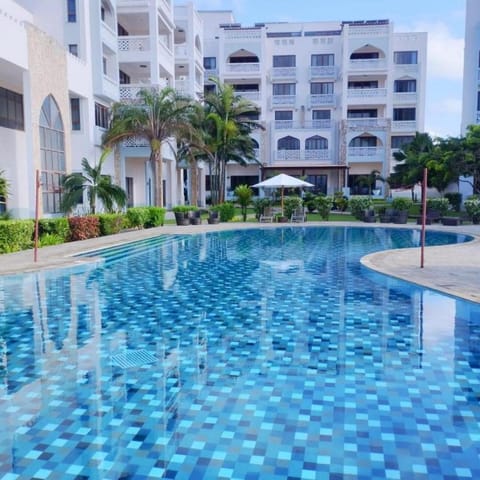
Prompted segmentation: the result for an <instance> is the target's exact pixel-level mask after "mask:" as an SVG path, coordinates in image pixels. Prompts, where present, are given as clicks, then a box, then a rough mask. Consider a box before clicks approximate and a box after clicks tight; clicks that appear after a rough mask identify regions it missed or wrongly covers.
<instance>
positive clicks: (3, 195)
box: [0, 170, 9, 211]
mask: <svg viewBox="0 0 480 480" xmlns="http://www.w3.org/2000/svg"><path fill="white" fill-rule="evenodd" d="M8 187H9V184H8V180H7V177H5V172H4V171H3V170H0V203H6V202H7V197H8ZM0 211H1V209H0Z"/></svg>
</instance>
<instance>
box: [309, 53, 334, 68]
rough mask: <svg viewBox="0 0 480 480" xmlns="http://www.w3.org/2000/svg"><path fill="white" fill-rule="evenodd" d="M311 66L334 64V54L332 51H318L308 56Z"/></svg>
mask: <svg viewBox="0 0 480 480" xmlns="http://www.w3.org/2000/svg"><path fill="white" fill-rule="evenodd" d="M310 65H311V66H312V67H330V66H332V65H335V55H334V54H333V53H318V54H314V55H312V56H311V57H310Z"/></svg>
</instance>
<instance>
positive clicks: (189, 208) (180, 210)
mask: <svg viewBox="0 0 480 480" xmlns="http://www.w3.org/2000/svg"><path fill="white" fill-rule="evenodd" d="M195 210H198V207H196V206H195V205H176V206H175V207H173V208H172V212H178V213H188V212H193V211H195Z"/></svg>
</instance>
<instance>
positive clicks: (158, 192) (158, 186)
mask: <svg viewBox="0 0 480 480" xmlns="http://www.w3.org/2000/svg"><path fill="white" fill-rule="evenodd" d="M152 160H153V161H152V164H153V170H154V177H155V206H157V207H163V184H162V182H163V178H162V155H161V151H160V150H155V151H152Z"/></svg>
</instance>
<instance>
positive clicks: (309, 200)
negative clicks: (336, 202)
mask: <svg viewBox="0 0 480 480" xmlns="http://www.w3.org/2000/svg"><path fill="white" fill-rule="evenodd" d="M316 198H317V197H316V196H315V195H314V194H313V193H312V192H305V195H304V196H303V204H304V205H305V208H306V209H307V211H308V212H309V213H313V212H314V211H315V209H316V208H317V206H316V205H315V200H316Z"/></svg>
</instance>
